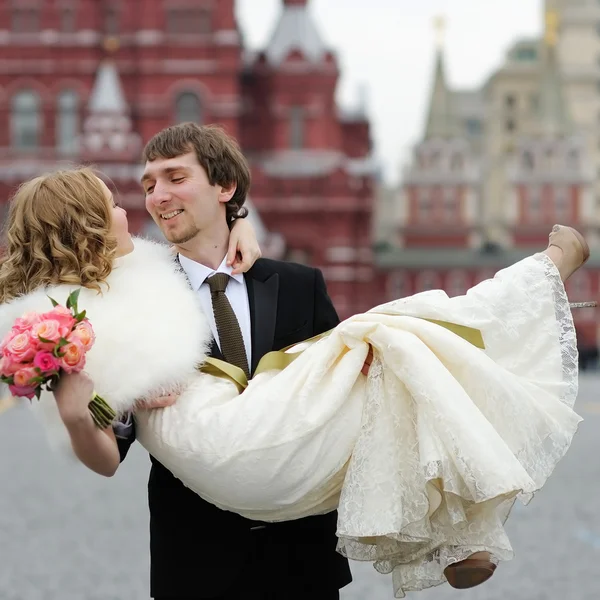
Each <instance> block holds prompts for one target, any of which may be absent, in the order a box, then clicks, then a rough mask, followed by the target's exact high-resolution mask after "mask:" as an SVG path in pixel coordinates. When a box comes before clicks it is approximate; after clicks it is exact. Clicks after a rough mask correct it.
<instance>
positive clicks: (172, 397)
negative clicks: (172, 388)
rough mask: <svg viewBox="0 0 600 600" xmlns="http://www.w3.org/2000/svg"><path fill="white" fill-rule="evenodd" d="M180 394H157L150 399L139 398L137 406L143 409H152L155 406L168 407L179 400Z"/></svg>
mask: <svg viewBox="0 0 600 600" xmlns="http://www.w3.org/2000/svg"><path fill="white" fill-rule="evenodd" d="M177 398H179V394H167V395H166V396H156V397H154V398H151V399H148V400H138V402H137V403H136V405H135V407H136V409H141V410H152V409H153V408H167V406H173V404H175V402H177Z"/></svg>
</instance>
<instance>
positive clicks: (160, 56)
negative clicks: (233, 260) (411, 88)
mask: <svg viewBox="0 0 600 600" xmlns="http://www.w3.org/2000/svg"><path fill="white" fill-rule="evenodd" d="M307 5H308V1H307V0H283V2H282V8H281V15H280V17H279V21H278V23H276V24H275V27H274V32H273V35H272V38H271V40H270V42H269V44H268V45H267V47H266V48H264V50H263V51H261V52H259V53H257V54H252V53H249V52H248V51H247V49H246V48H244V45H243V41H242V37H243V36H242V33H241V32H240V30H239V28H238V25H237V23H236V19H235V13H234V0H218V1H217V0H193V1H192V0H177V1H173V0H135V1H134V0H130V1H127V2H120V1H117V0H23V1H21V0H19V2H13V1H12V0H0V198H1V199H2V201H3V206H4V207H5V201H6V200H7V199H8V197H9V195H10V193H11V191H12V190H13V189H14V187H15V186H16V185H17V184H18V183H19V182H21V181H23V180H24V179H27V178H30V177H33V176H35V175H36V174H38V173H40V172H43V171H46V170H49V169H53V168H55V167H56V166H57V165H59V164H64V163H67V164H73V163H82V162H86V163H94V164H96V165H97V166H98V167H99V168H100V169H101V170H102V172H104V173H105V174H106V175H107V176H108V177H109V178H110V179H111V180H112V182H113V183H114V185H115V186H116V188H117V189H118V191H119V195H120V197H121V202H122V204H123V205H124V206H125V207H126V208H127V210H128V213H129V219H130V225H131V229H132V231H133V232H134V233H138V234H145V235H155V234H156V231H155V229H154V227H153V224H152V223H151V221H150V220H149V218H148V216H147V215H146V212H145V210H144V201H143V196H142V194H141V188H140V186H139V177H140V164H139V157H140V150H141V148H142V146H143V144H144V142H145V141H147V140H148V139H149V138H150V137H151V136H152V135H153V134H154V133H155V132H157V131H158V130H160V129H162V128H164V127H167V126H169V125H171V124H174V123H177V122H181V121H188V120H193V121H196V122H199V123H220V124H222V125H223V126H224V127H225V128H226V129H227V130H228V131H229V132H230V133H231V134H233V135H234V136H236V137H237V138H238V139H239V140H240V143H241V145H242V148H243V150H244V151H245V153H246V155H247V156H248V157H249V159H250V162H251V165H252V170H253V179H254V184H253V188H252V192H251V198H250V202H251V205H252V206H251V212H252V215H253V216H254V217H255V222H256V223H257V226H258V227H259V228H260V231H261V235H262V236H263V239H262V243H263V248H264V251H265V254H266V255H271V256H276V257H280V258H289V259H293V260H297V261H300V262H307V263H310V264H313V265H315V266H318V267H320V268H322V269H323V271H324V273H325V276H326V279H327V282H328V286H329V290H330V293H331V295H332V297H333V299H334V302H335V304H336V307H337V308H338V310H339V312H340V314H341V315H342V316H348V315H350V314H353V313H355V312H357V311H360V310H364V309H366V308H369V307H370V306H372V305H374V304H377V303H378V302H380V301H382V298H380V297H379V296H378V294H377V292H376V291H374V287H373V286H372V285H371V284H372V283H373V278H374V271H373V259H372V254H371V214H372V210H373V202H374V197H375V190H374V187H375V183H376V176H377V168H376V165H375V163H374V161H373V159H372V154H371V140H370V134H369V123H368V120H367V118H366V116H365V114H364V111H362V110H357V111H354V112H348V111H342V110H341V109H340V108H339V107H338V106H337V105H336V102H335V90H336V85H337V82H338V79H339V76H340V72H339V67H338V62H337V59H336V56H335V54H334V53H333V52H332V51H331V50H330V49H329V48H327V47H326V45H325V44H324V42H323V40H322V37H321V35H320V34H319V32H318V30H317V28H316V26H315V23H314V22H313V20H312V18H311V15H310V11H309V7H308V6H307ZM259 215H260V219H259V218H258V216H259Z"/></svg>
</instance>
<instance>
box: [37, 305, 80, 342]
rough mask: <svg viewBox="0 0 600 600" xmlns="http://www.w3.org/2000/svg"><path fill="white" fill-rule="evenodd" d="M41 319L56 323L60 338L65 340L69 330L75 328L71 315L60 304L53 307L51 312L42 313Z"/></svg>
mask: <svg viewBox="0 0 600 600" xmlns="http://www.w3.org/2000/svg"><path fill="white" fill-rule="evenodd" d="M42 319H49V320H51V321H58V329H59V331H60V335H61V337H64V338H66V337H67V335H69V333H71V330H72V329H73V327H74V326H75V323H76V321H75V318H74V317H73V313H72V312H71V311H70V310H69V309H68V308H65V307H64V306H61V305H60V304H59V305H58V306H55V307H54V308H53V309H52V310H51V311H49V312H47V313H44V314H43V315H42Z"/></svg>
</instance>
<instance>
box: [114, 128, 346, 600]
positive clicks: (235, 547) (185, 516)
mask: <svg viewBox="0 0 600 600" xmlns="http://www.w3.org/2000/svg"><path fill="white" fill-rule="evenodd" d="M143 159H144V161H145V170H144V175H143V178H142V183H143V186H144V191H145V196H146V208H147V210H148V212H149V213H150V215H151V216H152V218H153V219H154V221H155V222H156V224H157V225H158V227H160V229H161V231H162V233H163V234H164V236H165V238H166V239H167V240H168V241H169V242H171V243H172V244H173V245H174V246H175V247H176V248H177V250H178V251H179V260H180V263H181V267H182V268H183V270H184V271H185V273H186V274H187V276H188V279H189V281H190V284H191V286H192V287H193V289H194V290H196V291H197V292H198V295H199V299H200V302H201V303H202V304H203V306H204V307H205V313H206V314H207V315H208V316H209V320H211V328H212V330H213V335H214V337H215V343H214V344H213V349H212V355H213V356H214V357H217V358H221V359H225V360H227V361H228V362H231V363H233V364H237V366H239V367H240V368H242V369H244V370H245V371H246V372H249V373H250V374H251V373H253V372H254V369H255V368H256V366H257V364H258V361H259V360H260V358H261V357H262V356H263V355H264V354H266V353H267V352H269V351H271V350H279V349H281V348H284V347H286V346H288V345H290V344H293V343H296V342H300V341H302V340H304V339H307V338H310V337H312V336H314V335H317V334H319V333H322V332H324V331H327V330H329V329H331V328H333V327H335V326H336V325H337V324H338V322H339V319H338V316H337V314H336V312H335V309H334V307H333V305H332V303H331V300H330V299H329V297H328V295H327V291H326V288H325V282H324V280H323V276H322V274H321V272H320V271H319V270H317V269H313V268H310V267H306V266H302V265H297V264H292V263H285V262H279V261H273V260H267V259H260V260H258V261H257V262H256V263H255V265H254V266H253V267H252V268H251V269H250V270H249V271H248V273H246V274H245V275H234V276H231V268H228V267H227V266H226V263H225V258H224V257H225V254H226V251H227V242H228V238H229V228H230V226H231V223H232V222H233V220H235V218H238V217H240V216H244V215H245V209H243V204H244V201H245V199H246V195H247V193H248V189H249V186H250V172H249V168H248V165H247V162H246V160H245V158H244V156H243V155H242V153H241V152H240V150H239V148H238V145H237V143H236V142H235V141H234V140H233V139H232V138H230V137H229V136H228V135H226V134H225V133H224V132H223V131H222V130H221V129H219V128H217V127H213V126H203V127H200V126H197V125H195V124H193V123H184V124H180V125H176V126H174V127H170V128H168V129H165V130H163V131H161V132H160V133H158V134H157V135H155V136H154V137H153V138H152V139H151V140H150V141H149V142H148V144H147V146H146V148H145V149H144V156H143ZM174 309H176V307H168V306H166V307H165V317H166V318H168V313H169V310H174ZM134 438H135V431H132V432H131V433H130V434H129V435H128V436H127V437H126V439H119V441H118V443H119V452H120V455H121V460H123V459H124V458H125V456H126V454H127V451H128V449H129V446H130V445H131V443H132V442H133V440H134ZM151 460H152V468H151V472H150V480H149V482H148V501H149V507H150V553H151V595H152V597H153V598H155V600H196V599H199V598H213V599H219V600H233V599H234V598H235V599H236V600H237V599H239V598H244V599H247V600H250V599H252V600H334V599H338V598H339V589H340V588H341V587H343V586H345V585H347V584H348V583H349V582H350V581H351V575H350V570H349V567H348V562H347V560H346V559H345V558H343V557H342V556H341V555H339V554H338V553H337V552H336V542H337V538H336V535H335V531H336V520H337V513H336V512H334V513H330V514H327V515H322V516H315V517H308V518H304V519H299V520H296V521H289V522H284V523H276V524H270V523H262V522H257V521H251V520H248V519H245V518H243V517H241V516H239V515H237V514H235V513H231V512H226V511H222V510H220V509H218V508H216V507H215V506H214V505H212V504H210V503H208V502H205V501H204V500H202V499H201V498H200V497H199V496H197V495H196V494H195V493H193V492H192V491H190V490H189V489H187V488H186V487H185V486H184V485H183V484H182V483H181V482H180V481H179V480H178V479H176V478H175V477H174V476H173V474H172V473H171V472H170V471H169V470H168V469H166V468H165V467H164V466H163V465H161V464H160V463H159V462H158V461H157V460H156V459H154V458H152V457H151ZM265 468H268V465H265ZM239 492H240V494H242V495H243V493H244V490H243V488H241V489H240V491H239Z"/></svg>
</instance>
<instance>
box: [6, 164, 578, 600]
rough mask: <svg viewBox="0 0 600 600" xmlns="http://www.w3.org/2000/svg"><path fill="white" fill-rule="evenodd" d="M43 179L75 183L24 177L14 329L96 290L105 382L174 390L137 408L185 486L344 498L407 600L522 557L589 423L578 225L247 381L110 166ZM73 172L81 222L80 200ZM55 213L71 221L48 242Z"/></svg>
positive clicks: (342, 329)
mask: <svg viewBox="0 0 600 600" xmlns="http://www.w3.org/2000/svg"><path fill="white" fill-rule="evenodd" d="M36 181H37V184H38V187H39V184H40V182H42V183H52V186H46V189H47V190H48V189H54V190H57V189H62V190H63V192H62V193H54V194H53V193H46V194H45V198H44V203H41V202H36V201H35V194H34V193H33V192H32V189H34V187H35V186H34V187H32V186H28V185H26V186H24V187H23V188H21V190H20V191H19V192H18V193H17V194H16V195H15V197H14V198H13V200H12V202H11V207H10V213H9V217H8V227H7V233H8V247H7V255H6V257H5V260H4V262H3V265H2V267H1V268H0V299H1V301H2V306H1V307H0V330H1V331H0V333H3V334H4V333H6V332H7V331H8V330H9V329H10V327H11V325H12V323H13V322H14V320H15V319H16V318H17V317H19V316H21V315H22V314H23V313H24V312H26V311H28V310H36V311H45V310H47V309H48V308H49V300H48V297H47V295H50V296H52V297H53V298H55V299H57V300H58V301H59V302H64V301H65V299H66V298H67V296H68V294H69V293H70V291H72V290H73V289H77V288H82V289H81V294H80V297H79V307H80V309H86V310H87V315H88V317H89V319H90V322H91V324H92V325H93V327H94V329H95V332H96V342H95V345H94V347H93V348H92V350H91V351H90V352H89V355H88V362H87V366H86V371H87V373H88V374H89V376H90V377H91V378H92V379H93V382H94V387H95V389H96V390H97V391H98V393H99V394H100V395H101V396H102V397H104V398H105V399H106V400H107V401H108V403H109V404H110V405H111V406H112V407H113V408H114V410H115V411H116V412H117V413H118V414H124V413H126V412H127V411H129V410H132V409H133V408H135V407H136V406H139V404H138V401H139V399H141V398H143V399H145V400H146V405H145V406H148V405H151V404H152V399H153V398H158V397H161V396H164V395H166V394H168V393H176V394H177V395H178V398H177V401H176V402H175V403H174V404H173V405H171V406H169V407H167V408H161V409H153V410H150V409H148V408H145V407H144V405H142V408H138V410H137V411H136V424H137V431H138V439H139V441H140V442H141V443H142V444H143V445H144V446H145V448H146V449H147V450H148V451H149V452H150V453H151V454H152V455H153V456H154V457H155V458H157V459H158V460H159V461H160V462H161V463H162V464H164V465H165V466H166V467H167V468H168V469H169V470H171V471H172V472H173V473H174V474H175V475H176V476H177V477H178V478H179V479H181V480H182V481H183V482H184V484H185V485H186V486H188V487H189V488H191V489H192V490H194V491H195V492H196V493H197V494H198V495H200V496H201V497H202V498H204V499H206V500H208V501H210V502H211V503H213V504H215V505H217V506H218V507H220V508H223V509H225V510H228V511H233V512H237V513H239V514H241V515H243V516H245V517H248V518H251V519H256V520H263V521H282V520H291V519H297V518H301V517H304V516H307V515H314V514H321V513H325V512H329V511H332V510H335V509H336V508H337V510H338V513H339V519H338V531H337V534H338V538H339V544H338V550H339V552H341V553H342V554H344V555H345V556H348V557H349V558H351V559H356V560H362V561H372V562H373V563H375V566H376V568H377V569H378V570H379V571H381V572H387V573H392V574H393V582H394V592H395V594H396V597H403V596H404V593H405V592H406V591H409V590H418V589H423V588H426V587H430V586H433V585H437V584H439V583H442V582H443V581H446V580H449V581H450V582H451V583H452V585H454V586H455V587H465V586H467V585H469V586H472V585H474V583H480V582H482V581H484V580H486V579H487V578H488V577H489V576H490V575H491V574H492V573H493V571H494V568H495V565H496V563H497V562H498V561H501V560H509V559H510V558H512V548H511V545H510V542H509V540H508V537H507V535H506V533H505V531H504V527H503V525H504V522H505V520H506V519H507V517H508V515H509V512H510V509H511V508H512V506H513V504H514V502H515V500H516V499H517V498H519V499H520V500H522V501H523V502H525V503H527V502H528V501H529V500H530V499H531V498H532V496H533V494H534V493H535V492H537V491H538V490H540V488H541V487H542V486H543V485H544V483H545V481H546V480H547V478H548V477H549V476H550V474H551V473H552V471H553V469H554V467H555V465H556V464H557V462H558V461H559V460H560V459H561V458H562V456H563V455H564V454H565V452H566V451H567V449H568V448H569V445H570V443H571V440H572V438H573V435H574V434H575V432H576V430H577V427H578V423H579V422H580V420H581V419H580V417H579V416H578V415H577V414H576V413H575V412H574V411H573V410H572V407H573V404H574V401H575V397H576V394H577V346H576V337H575V329H574V326H573V321H572V317H571V313H570V308H569V303H568V300H567V297H566V294H565V290H564V286H563V282H564V281H565V280H566V279H567V278H568V277H569V276H570V275H571V274H572V273H573V272H574V271H576V270H577V269H578V268H579V267H581V266H582V264H583V263H584V262H585V261H586V260H587V258H588V256H589V249H588V247H587V244H586V243H585V241H584V239H583V238H582V236H581V235H580V234H579V233H578V232H576V231H575V230H573V229H571V228H569V227H564V226H556V227H555V228H554V229H553V230H552V232H551V233H550V243H549V245H548V247H547V248H546V250H544V251H543V252H541V253H539V254H536V255H534V256H531V257H529V258H527V259H525V260H523V261H521V262H519V263H517V264H515V265H513V266H511V267H509V268H507V269H504V270H502V271H500V272H499V273H498V274H497V275H496V276H495V277H494V278H493V279H491V280H488V281H484V282H483V283H480V284H479V285H477V286H475V287H474V288H472V289H470V290H469V291H468V292H467V293H466V294H465V295H464V296H460V297H455V298H448V297H447V296H446V294H445V293H443V292H441V291H431V292H425V293H421V294H417V295H415V296H412V297H409V298H403V299H400V300H394V301H392V302H389V303H387V304H383V305H381V306H378V307H375V308H373V309H372V310H370V311H368V312H367V313H364V314H359V315H356V316H354V317H351V318H349V319H347V320H346V321H344V322H342V323H341V324H340V325H338V326H337V327H336V328H335V329H333V330H332V331H331V332H330V333H329V334H328V335H324V336H320V337H319V338H316V339H312V340H308V341H306V342H305V343H303V344H301V345H298V346H296V347H294V348H290V349H288V350H286V351H285V352H281V353H275V354H272V355H267V357H268V358H267V359H266V360H265V362H264V363H263V366H262V368H260V367H259V369H258V371H259V372H258V373H257V374H256V375H255V376H254V377H253V378H252V379H251V380H250V382H249V383H248V382H242V383H241V384H240V382H239V378H238V377H237V375H236V374H235V373H234V374H233V376H232V375H231V373H230V375H229V376H228V375H227V374H226V373H225V372H223V371H222V370H221V371H220V370H219V369H220V368H221V367H222V366H223V365H219V364H216V365H215V364H212V365H211V364H210V361H206V360H205V359H206V353H207V348H209V346H210V343H211V335H210V329H209V327H208V325H207V321H206V318H205V316H204V314H203V312H202V310H201V308H200V306H199V304H198V302H197V298H196V294H195V292H193V291H192V290H191V289H190V288H189V286H188V284H187V281H186V279H185V277H184V275H183V274H182V272H181V270H180V269H179V268H178V265H177V264H176V261H175V259H174V255H173V254H172V252H171V251H170V249H169V248H167V247H165V246H161V245H159V244H155V243H152V242H149V241H145V240H142V239H134V240H132V239H131V238H130V237H129V235H128V234H127V231H126V220H125V215H124V213H123V211H121V210H120V209H118V208H116V207H114V206H113V200H112V195H111V194H110V192H109V190H108V188H106V186H105V185H104V183H103V182H102V181H101V180H100V179H98V178H96V177H95V176H94V175H93V174H91V172H90V171H87V170H85V169H83V170H74V171H66V172H57V173H54V174H50V175H46V176H44V177H42V178H41V179H38V180H36ZM75 184H76V185H77V186H79V188H78V189H80V190H83V191H84V193H83V195H82V196H80V197H78V199H77V202H78V203H79V204H78V213H77V221H78V226H79V227H80V230H79V233H77V232H76V231H75V230H74V229H73V230H72V229H71V228H72V221H69V219H72V218H73V213H72V208H73V206H72V205H70V206H67V197H69V198H70V199H71V200H72V195H71V196H69V190H72V189H74V188H73V186H74V185H75ZM99 198H100V200H99ZM42 204H43V206H42ZM48 219H53V220H54V222H53V228H49V227H46V226H44V223H45V222H47V221H48ZM107 221H109V222H110V226H107ZM57 225H58V230H61V227H62V230H63V231H71V234H70V235H68V236H62V239H56V238H52V237H51V236H50V234H49V231H51V230H52V231H54V230H56V227H57ZM115 231H116V232H117V233H116V234H115ZM26 256H29V257H32V256H33V257H35V260H33V259H32V258H29V259H27V260H28V261H30V262H27V261H25V262H24V260H23V259H24V258H25V257H26ZM65 257H71V258H74V257H76V260H77V261H79V263H78V269H76V270H74V269H72V268H68V267H67V266H66V265H69V264H73V263H72V262H70V261H69V260H63V259H65ZM370 348H372V350H373V361H372V364H371V368H370V370H369V374H368V376H367V377H365V376H364V375H362V374H361V370H362V368H363V365H364V363H365V360H366V358H367V356H368V353H369V349H370ZM198 365H204V366H203V368H202V369H200V370H198V369H197V368H196V367H197V366H198ZM282 367H285V368H282ZM70 377H73V376H70ZM236 379H237V382H236ZM79 380H80V383H79V384H78V385H80V389H81V390H87V393H88V395H87V396H86V397H89V388H86V387H85V383H86V382H85V377H83V378H81V377H80V378H79ZM81 381H83V383H81ZM240 389H242V390H243V391H242V393H240ZM86 402H87V401H86ZM59 404H60V403H59ZM33 406H34V407H35V408H37V409H38V410H39V411H40V412H41V413H42V417H43V419H44V420H45V422H46V423H47V426H48V428H49V430H52V431H53V430H54V429H53V428H54V427H56V426H57V424H58V425H59V426H61V425H62V422H61V421H60V417H61V410H62V411H64V410H66V409H65V406H64V405H63V406H62V407H61V406H60V405H58V406H57V402H54V400H53V398H52V396H51V395H50V394H48V393H44V394H43V395H42V398H41V401H40V403H39V405H37V406H36V403H35V402H34V404H33ZM62 416H64V415H62ZM63 433H64V427H63ZM106 434H107V435H106V448H107V453H110V452H113V454H112V455H111V456H114V452H115V450H114V444H115V442H114V436H112V434H110V433H109V430H107V432H106ZM116 461H117V463H116V464H118V455H117V458H116ZM88 466H90V465H89V463H88ZM96 466H97V467H98V468H97V469H95V470H98V471H100V472H101V467H100V466H99V465H96ZM91 468H94V465H92V466H91ZM115 468H116V467H115ZM465 573H466V574H465ZM465 582H467V583H465Z"/></svg>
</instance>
